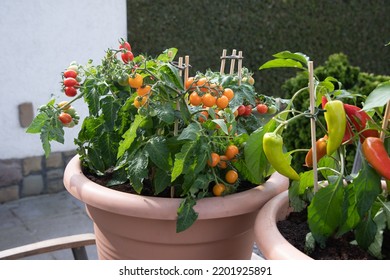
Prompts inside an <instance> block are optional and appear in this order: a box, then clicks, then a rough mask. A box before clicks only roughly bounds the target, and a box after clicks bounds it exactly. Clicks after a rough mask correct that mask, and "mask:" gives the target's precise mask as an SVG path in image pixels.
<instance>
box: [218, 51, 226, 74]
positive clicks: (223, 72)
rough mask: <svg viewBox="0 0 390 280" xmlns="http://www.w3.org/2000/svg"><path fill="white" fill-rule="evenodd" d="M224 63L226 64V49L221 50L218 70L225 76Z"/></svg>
mask: <svg viewBox="0 0 390 280" xmlns="http://www.w3.org/2000/svg"><path fill="white" fill-rule="evenodd" d="M225 63H226V49H224V50H222V56H221V69H220V70H219V73H220V74H225Z"/></svg>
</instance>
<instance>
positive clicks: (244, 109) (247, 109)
mask: <svg viewBox="0 0 390 280" xmlns="http://www.w3.org/2000/svg"><path fill="white" fill-rule="evenodd" d="M253 110H256V111H257V112H258V113H259V114H261V115H262V114H274V113H275V112H276V108H275V107H274V106H268V105H267V104H265V103H258V104H257V105H256V107H255V108H253V107H252V105H250V104H248V105H240V106H238V108H237V113H238V116H243V117H246V116H250V115H251V114H252V112H253Z"/></svg>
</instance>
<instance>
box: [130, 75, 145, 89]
mask: <svg viewBox="0 0 390 280" xmlns="http://www.w3.org/2000/svg"><path fill="white" fill-rule="evenodd" d="M128 82H129V85H130V87H132V88H139V87H141V86H142V83H143V82H144V78H143V77H142V76H141V75H140V74H138V73H135V75H134V76H130V77H129V80H128Z"/></svg>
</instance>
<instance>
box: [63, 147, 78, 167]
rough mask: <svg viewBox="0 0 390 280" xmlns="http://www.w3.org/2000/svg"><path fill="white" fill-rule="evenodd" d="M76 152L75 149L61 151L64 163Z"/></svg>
mask: <svg viewBox="0 0 390 280" xmlns="http://www.w3.org/2000/svg"><path fill="white" fill-rule="evenodd" d="M76 154H77V152H76V151H75V150H72V151H66V152H63V153H62V156H63V158H64V162H65V165H67V164H68V162H69V161H70V160H71V159H72V158H73V157H74V156H75V155H76Z"/></svg>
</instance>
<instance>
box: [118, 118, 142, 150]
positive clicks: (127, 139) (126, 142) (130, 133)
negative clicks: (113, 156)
mask: <svg viewBox="0 0 390 280" xmlns="http://www.w3.org/2000/svg"><path fill="white" fill-rule="evenodd" d="M143 120H144V117H143V116H141V115H136V116H135V119H134V122H133V123H132V124H131V126H130V128H129V129H128V130H127V131H126V132H125V133H124V134H123V136H122V137H123V140H122V141H121V143H120V144H119V148H118V155H117V158H120V157H121V156H123V154H124V153H125V151H126V150H127V149H128V148H130V146H131V144H132V143H133V141H134V139H135V138H136V137H137V129H138V127H139V125H140V124H141V123H142V121H143Z"/></svg>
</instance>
